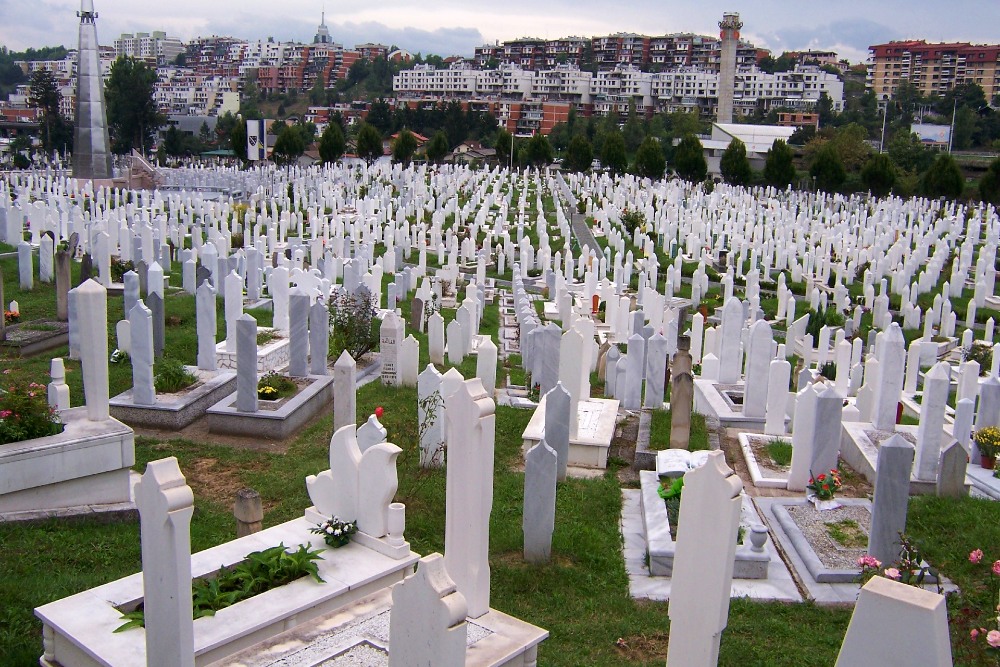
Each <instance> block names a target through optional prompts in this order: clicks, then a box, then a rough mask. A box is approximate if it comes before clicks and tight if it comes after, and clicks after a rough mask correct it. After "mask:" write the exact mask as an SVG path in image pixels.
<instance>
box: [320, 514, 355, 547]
mask: <svg viewBox="0 0 1000 667" xmlns="http://www.w3.org/2000/svg"><path fill="white" fill-rule="evenodd" d="M309 532H310V533H313V534H314V535H322V536H323V541H324V542H326V543H327V545H329V546H331V547H333V548H334V549H339V548H340V547H342V546H344V545H346V544H347V543H348V542H350V541H351V535H353V534H354V533H356V532H358V522H357V521H341V520H340V519H338V518H337V517H332V518H330V519H327V520H326V521H324V522H323V523H321V524H319V525H317V526H316V527H315V528H310V529H309Z"/></svg>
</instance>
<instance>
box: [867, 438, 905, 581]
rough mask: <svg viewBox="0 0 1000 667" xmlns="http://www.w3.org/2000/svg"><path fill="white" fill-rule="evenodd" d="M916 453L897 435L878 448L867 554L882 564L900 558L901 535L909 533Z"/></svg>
mask: <svg viewBox="0 0 1000 667" xmlns="http://www.w3.org/2000/svg"><path fill="white" fill-rule="evenodd" d="M913 453H914V451H913V445H911V444H910V443H909V442H907V441H906V440H905V439H904V438H903V436H901V435H899V434H898V433H897V434H895V435H893V436H891V437H890V438H889V439H888V440H885V441H884V442H883V443H882V444H881V446H880V447H879V451H878V462H877V464H876V467H875V495H874V497H873V498H872V523H871V530H870V532H869V534H868V554H869V555H871V556H874V557H875V558H877V559H878V560H880V561H882V562H883V563H893V562H895V561H896V560H897V559H898V558H899V545H900V542H899V534H900V533H901V532H904V531H905V530H906V504H907V502H908V501H909V499H910V470H911V468H912V467H913Z"/></svg>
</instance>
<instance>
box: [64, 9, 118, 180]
mask: <svg viewBox="0 0 1000 667" xmlns="http://www.w3.org/2000/svg"><path fill="white" fill-rule="evenodd" d="M77 16H79V17H80V45H79V48H78V50H77V61H76V63H77V64H76V71H77V76H76V124H75V127H74V132H73V177H74V178H81V179H93V180H106V179H110V178H111V177H112V172H111V141H110V140H109V139H108V117H107V114H106V112H105V104H104V79H103V78H102V77H101V59H100V51H99V47H98V45H97V25H96V20H97V12H95V11H94V2H93V0H81V2H80V11H79V13H78V14H77Z"/></svg>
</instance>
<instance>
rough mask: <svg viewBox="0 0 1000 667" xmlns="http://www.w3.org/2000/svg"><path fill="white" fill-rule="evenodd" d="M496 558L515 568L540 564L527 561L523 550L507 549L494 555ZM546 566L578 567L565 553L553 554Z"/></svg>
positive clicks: (534, 566) (501, 562)
mask: <svg viewBox="0 0 1000 667" xmlns="http://www.w3.org/2000/svg"><path fill="white" fill-rule="evenodd" d="M494 559H495V560H496V561H497V562H498V563H500V564H501V565H505V566H506V567H510V568H515V569H527V568H536V567H538V565H535V564H534V563H528V562H525V560H524V553H523V552H521V551H507V552H505V553H502V554H500V555H498V556H494ZM544 566H545V567H566V568H573V567H576V562H575V561H574V560H573V559H572V558H570V557H569V556H566V555H563V554H552V557H551V559H550V560H549V562H548V563H545V564H544Z"/></svg>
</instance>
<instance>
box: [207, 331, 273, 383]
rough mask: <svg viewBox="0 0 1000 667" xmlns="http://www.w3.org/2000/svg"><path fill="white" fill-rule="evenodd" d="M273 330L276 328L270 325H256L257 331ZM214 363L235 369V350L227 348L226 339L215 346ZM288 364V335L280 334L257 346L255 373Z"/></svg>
mask: <svg viewBox="0 0 1000 667" xmlns="http://www.w3.org/2000/svg"><path fill="white" fill-rule="evenodd" d="M265 332H275V334H276V335H277V329H271V328H270V327H257V333H265ZM215 364H216V366H218V367H219V369H228V370H233V371H235V370H236V350H235V349H233V350H227V349H226V341H222V342H221V343H218V344H216V346H215ZM287 365H288V336H286V335H284V334H282V335H281V337H280V338H275V339H274V340H271V341H268V342H267V343H265V344H263V345H258V346H257V374H258V375H263V374H264V373H266V372H268V371H273V370H276V369H278V368H282V367H284V366H287Z"/></svg>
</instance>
